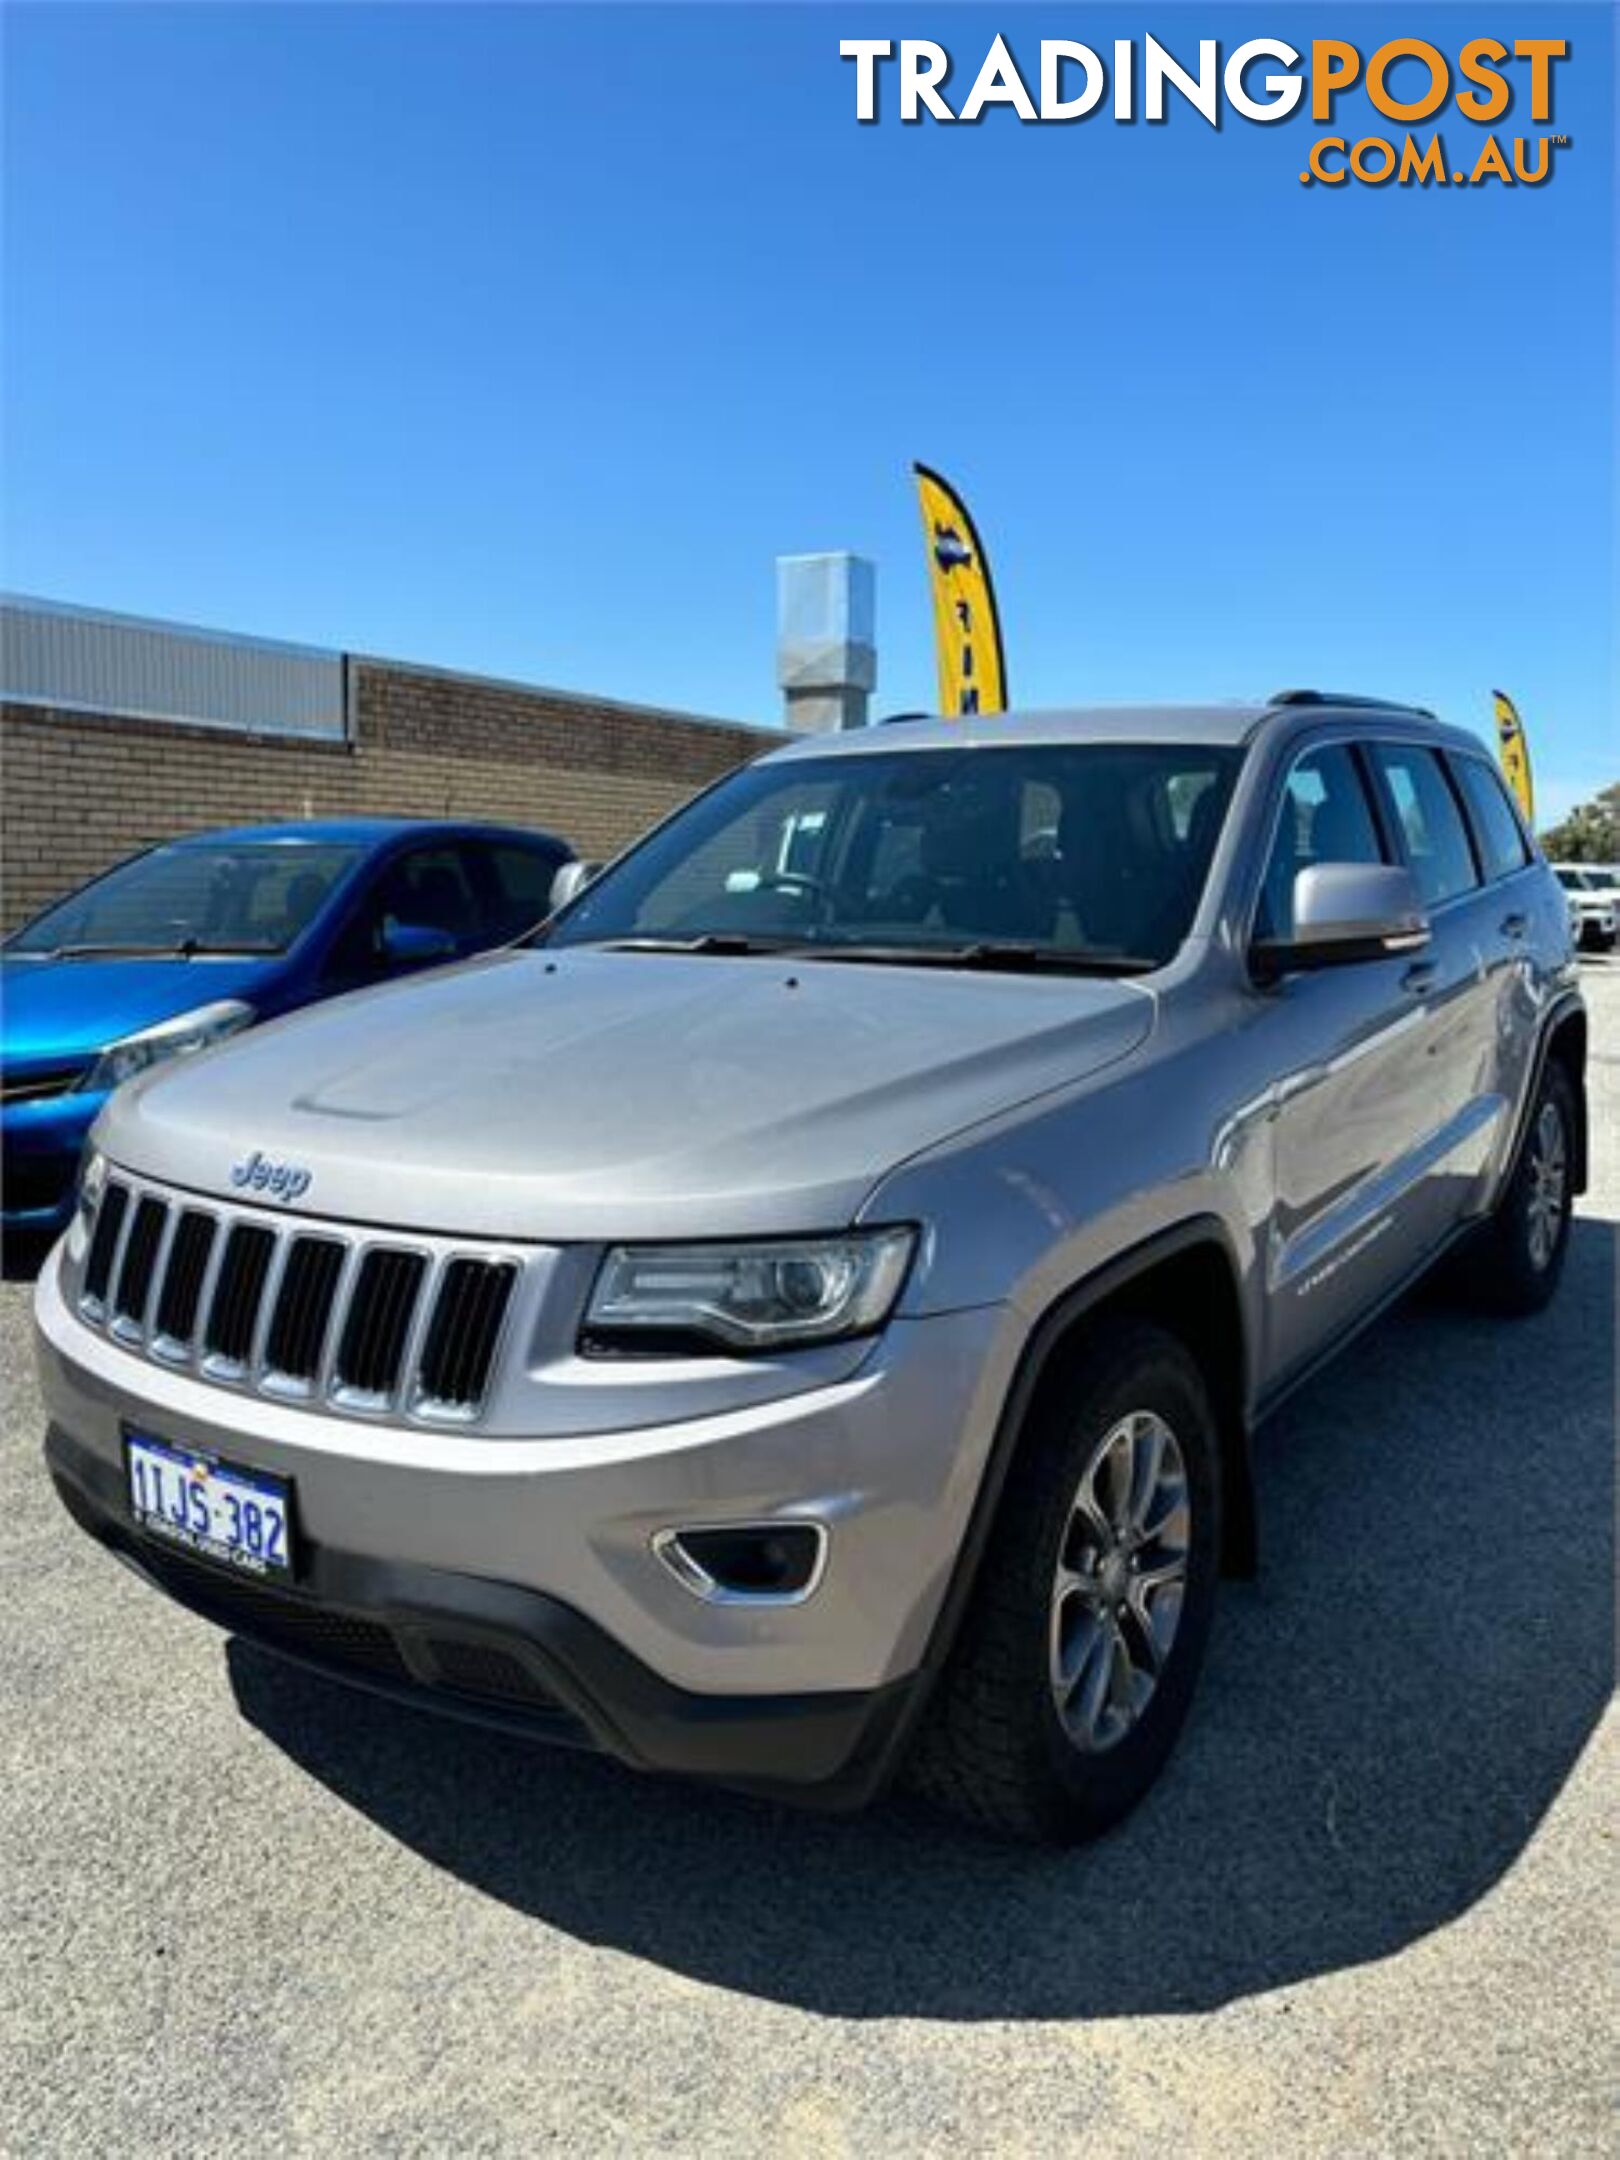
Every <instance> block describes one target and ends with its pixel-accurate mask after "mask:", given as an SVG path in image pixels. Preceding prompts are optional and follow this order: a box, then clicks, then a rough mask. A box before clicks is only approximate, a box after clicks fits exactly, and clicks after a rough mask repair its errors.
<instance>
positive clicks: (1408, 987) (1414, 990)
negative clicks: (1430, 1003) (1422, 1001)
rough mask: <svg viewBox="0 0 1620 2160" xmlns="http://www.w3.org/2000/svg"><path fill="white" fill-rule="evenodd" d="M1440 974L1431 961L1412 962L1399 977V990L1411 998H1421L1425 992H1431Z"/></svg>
mask: <svg viewBox="0 0 1620 2160" xmlns="http://www.w3.org/2000/svg"><path fill="white" fill-rule="evenodd" d="M1439 974H1440V970H1439V968H1438V967H1437V966H1436V965H1435V963H1434V962H1433V961H1432V960H1414V961H1413V962H1412V965H1411V966H1410V967H1409V968H1408V969H1407V970H1406V973H1405V974H1404V975H1403V976H1402V977H1401V988H1402V989H1403V990H1405V991H1406V992H1407V993H1408V994H1409V995H1410V996H1412V997H1421V996H1422V995H1423V993H1424V991H1425V990H1432V989H1433V988H1434V986H1435V982H1436V980H1437V979H1438V977H1439Z"/></svg>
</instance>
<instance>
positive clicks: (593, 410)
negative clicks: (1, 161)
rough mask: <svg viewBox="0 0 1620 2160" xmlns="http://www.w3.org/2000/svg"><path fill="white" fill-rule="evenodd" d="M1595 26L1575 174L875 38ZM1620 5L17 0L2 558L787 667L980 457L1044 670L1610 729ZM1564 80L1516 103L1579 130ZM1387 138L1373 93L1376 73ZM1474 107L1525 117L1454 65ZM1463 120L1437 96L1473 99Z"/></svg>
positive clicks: (1564, 787) (30, 579)
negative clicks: (1391, 166) (1352, 147)
mask: <svg viewBox="0 0 1620 2160" xmlns="http://www.w3.org/2000/svg"><path fill="white" fill-rule="evenodd" d="M1148 28H1151V29H1152V30H1153V31H1154V32H1155V34H1157V35H1158V36H1159V37H1160V38H1162V39H1163V40H1164V41H1165V42H1166V43H1167V44H1169V45H1170V46H1171V47H1172V49H1174V50H1175V51H1176V52H1177V53H1178V54H1181V55H1183V56H1184V57H1185V58H1187V59H1189V60H1195V59H1196V46H1197V40H1198V38H1199V37H1200V36H1218V37H1220V38H1221V39H1222V40H1223V43H1224V44H1225V45H1227V46H1228V47H1229V46H1230V45H1231V44H1233V43H1236V42H1237V41H1238V40H1240V39H1241V38H1243V37H1248V36H1260V35H1265V36H1280V37H1283V38H1286V39H1289V40H1290V41H1291V42H1293V43H1295V44H1299V45H1304V44H1307V43H1308V42H1309V40H1310V39H1311V38H1312V37H1313V36H1325V35H1339V36H1346V37H1350V38H1353V39H1354V40H1355V41H1356V42H1357V43H1358V44H1359V45H1360V46H1361V48H1362V49H1363V51H1367V50H1370V49H1371V48H1372V47H1373V46H1374V45H1375V44H1377V43H1378V42H1380V41H1381V40H1382V39H1384V38H1388V37H1393V36H1427V37H1430V38H1432V39H1433V40H1434V41H1435V42H1436V43H1437V44H1439V45H1440V46H1441V47H1442V48H1443V49H1447V48H1449V49H1450V50H1452V51H1455V49H1456V47H1457V45H1458V44H1459V43H1460V42H1461V41H1462V40H1463V39H1464V38H1467V37H1476V36H1487V35H1491V34H1493V33H1494V34H1496V35H1498V36H1501V37H1503V38H1504V39H1506V40H1507V41H1508V42H1510V43H1511V41H1512V40H1513V39H1514V38H1515V37H1522V36H1526V35H1558V34H1562V35H1567V36H1568V37H1569V38H1570V39H1571V41H1572V54H1571V58H1570V59H1569V60H1568V61H1567V62H1566V63H1565V64H1564V65H1563V66H1562V67H1561V68H1560V69H1559V70H1558V71H1557V78H1556V79H1557V84H1558V105H1557V110H1556V114H1555V119H1554V123H1553V125H1554V126H1555V127H1556V128H1557V129H1558V130H1560V131H1562V132H1566V133H1567V134H1568V135H1569V136H1570V138H1571V147H1570V148H1569V150H1568V151H1567V152H1563V153H1560V161H1559V165H1558V169H1557V172H1556V177H1555V178H1554V179H1553V180H1552V181H1551V182H1550V183H1549V184H1548V185H1546V186H1545V187H1542V188H1538V189H1531V188H1518V189H1514V190H1507V189H1501V188H1489V187H1482V188H1479V189H1477V190H1476V189H1472V188H1456V189H1447V190H1444V191H1441V190H1437V189H1430V190H1427V191H1420V190H1417V189H1413V188H1408V189H1399V188H1395V187H1388V188H1382V189H1372V188H1364V187H1357V186H1347V187H1344V188H1342V189H1337V190H1332V191H1329V190H1327V189H1325V188H1321V187H1312V188H1305V187H1301V186H1300V185H1299V182H1298V177H1297V175H1298V171H1299V168H1300V166H1301V165H1302V164H1303V162H1304V152H1305V149H1306V147H1307V146H1308V143H1309V140H1310V137H1311V135H1312V133H1313V132H1314V131H1313V129H1312V127H1311V124H1310V122H1309V121H1308V120H1307V119H1305V118H1303V117H1300V116H1296V117H1295V118H1294V119H1292V120H1290V121H1288V122H1285V123H1283V124H1281V125H1279V126H1274V127H1261V126H1253V125H1249V124H1246V123H1244V122H1242V121H1239V120H1236V119H1233V118H1228V119H1227V121H1226V123H1225V125H1224V126H1223V128H1222V129H1221V131H1220V132H1219V133H1218V134H1217V133H1215V132H1213V131H1212V130H1211V129H1210V128H1209V127H1208V126H1207V125H1206V124H1205V123H1204V122H1203V121H1202V120H1201V119H1200V118H1199V117H1198V116H1197V115H1196V114H1195V113H1193V112H1192V111H1191V110H1190V109H1188V108H1186V107H1182V106H1173V107H1172V111H1171V116H1170V118H1169V119H1168V120H1167V122H1166V123H1165V124H1164V125H1162V126H1155V127H1149V126H1145V125H1141V124H1138V125H1135V126H1121V125H1116V124H1114V123H1113V122H1112V121H1111V120H1108V119H1106V118H1103V117H1098V118H1095V119H1093V120H1091V121H1088V122H1086V123H1085V124H1083V125H1081V126H1077V127H1038V126H1037V127H1026V126H1020V125H1018V124H1017V123H1016V121H1015V120H1014V118H1013V116H1012V115H1011V114H1009V113H993V114H991V115H990V116H989V117H988V118H987V119H986V120H985V121H984V122H983V124H981V125H979V126H976V127H962V126H956V127H940V126H918V127H904V128H903V127H901V126H899V125H898V124H897V123H896V122H895V121H894V120H893V119H890V120H888V121H887V122H886V123H885V124H883V125H880V126H878V127H867V128H862V127H859V126H857V124H856V122H855V118H854V83H853V79H852V76H853V70H852V69H851V67H850V66H849V64H848V63H846V62H842V61H840V60H839V58H838V56H837V54H838V41H839V39H840V38H841V37H853V36H892V37H899V36H906V35H911V36H933V37H935V38H938V39H940V40H941V41H942V42H944V43H945V44H946V45H947V46H948V47H949V48H950V50H951V51H952V53H953V55H954V56H955V58H956V63H957V70H958V77H959V78H965V81H964V82H963V87H964V88H965V82H966V81H971V77H972V74H973V72H974V71H975V69H976V67H977V64H978V61H979V59H980V58H981V57H982V55H983V53H984V52H985V50H986V49H987V47H988V45H989V43H990V40H991V38H992V36H993V35H994V33H995V32H996V31H997V30H1005V31H1006V32H1007V33H1008V35H1009V38H1010V41H1011V43H1012V45H1013V48H1014V50H1015V52H1017V53H1018V54H1019V56H1020V57H1021V58H1025V57H1027V58H1028V60H1029V73H1030V74H1031V75H1032V76H1033V75H1034V74H1035V72H1036V64H1035V55H1036V54H1037V52H1038V42H1039V39H1040V37H1041V36H1042V35H1043V34H1045V35H1063V36H1071V37H1080V38H1083V39H1085V40H1087V42H1089V43H1091V44H1093V45H1095V46H1097V47H1098V48H1099V49H1102V50H1104V51H1106V49H1107V47H1108V45H1109V43H1110V42H1111V40H1112V39H1113V38H1114V37H1115V36H1116V35H1117V36H1132V35H1134V36H1136V37H1138V38H1140V36H1141V35H1142V33H1143V32H1144V31H1145V30H1146V29H1148ZM1611 37H1612V25H1611V18H1610V15H1609V12H1608V10H1607V8H1606V7H1604V6H1601V5H1599V6H1592V5H1586V6H1582V5H1568V6H1563V7H1558V8H1551V9H1548V8H1540V7H1529V6H1523V5H1521V6H1518V7H1514V8H1493V7H1490V6H1485V5H1480V6H1469V7H1467V8H1457V7H1451V6H1435V5H1426V6H1425V5H1416V6H1405V7H1393V8H1384V7H1382V6H1371V5H1355V6H1351V5H1349V4H1348V0H1347V4H1346V5H1345V6H1343V7H1341V8H1339V9H1337V10H1334V9H1322V8H1317V7H1308V6H1305V7H1302V6H1299V5H1294V6H1288V5H1279V6H1243V7H1232V6H1223V5H1219V4H1215V0H1210V4H1208V5H1204V6H1199V7H1190V8H1189V7H1176V6H1164V7H1159V8H1156V9H1154V10H1153V11H1152V14H1151V17H1148V16H1147V15H1146V13H1145V11H1142V10H1140V9H1139V8H1134V7H1125V6H1115V7H1107V8H1105V7H1087V6H1082V5H1068V6H1063V7H1060V8H1018V7H1004V8H998V9H995V10H993V11H981V10H980V9H978V8H974V7H955V6H952V7H944V6H941V7H937V8H924V7H908V8H903V7H894V6H891V7H887V8H872V7H861V6H853V5H852V6H835V7H822V6H810V7H763V6H729V7H723V8H720V9H716V10H706V9H700V8H688V7H679V6H666V7H657V8H652V9H640V8H634V9H633V8H628V7H600V6H598V7H594V8H583V7H582V8H572V7H562V6H532V7H516V6H509V7H496V8H471V7H465V6H464V7H457V8H442V9H441V8H437V7H427V6H423V7H404V6H394V7H374V8H347V7H260V8H223V7H219V8H215V7H187V6H180V7H172V8H170V7H127V8H114V9H92V8H78V7H72V6H27V7H21V8H12V9H10V10H9V11H8V15H7V20H6V53H5V60H6V66H5V85H4V94H5V116H4V117H5V152H4V155H5V173H4V177H5V231H4V256H3V264H4V280H3V282H4V293H3V298H4V323H3V329H4V353H5V359H4V370H3V396H4V428H5V435H4V452H5V461H6V471H7V480H6V487H5V506H4V507H5V525H4V564H3V570H4V582H6V583H7V584H9V585H11V586H13V587H15V588H20V589H22V590H25V591H29V592H36V593H43V594H47V595H51V596H54V597H56V598H59V599H64V600H74V601H80V602H84V603H87V604H92V605H101V606H108V607H114V608H122V609H128V610H131V611H134V612H138V613H153V614H161V615H171V616H175V617H178V618H181V619H184V620H190V621H195V622H202V623H208V624H215V625H219V626H222V627H226V628H232V629H241V630H248V631H254V632H258V633H260V634H264V635H270V636H284V637H289V638H295V639H301V640H308V641H311V642H316V643H327V644H332V645H339V646H346V647H349V648H351V649H354V650H359V651H371V652H379V653H385V654H392V655H398V656H400V657H405V658H415V659H422V660H427V661H431V662H435V663H438V664H442V665H446V666H461V667H468V668H473V669H479V670H483V671H485V672H488V673H492V674H504V675H512V676H517V677H522V678H528V679H533V680H537V681H543V682H549V683H556V684H562V685H570V686H578V687H581V688H591V689H596V690H600V691H604V692H608V693H612V694H617V695H619V696H623V697H628V698H636V699H645V700H649V701H653V702H667V703H672V704H675V705H679V706H686V707H690V708H694V709H698V710H703V711H708V712H713V713H720V714H734V715H739V716H755V717H761V718H774V716H775V712H776V694H775V690H774V686H773V681H772V640H773V611H774V585H773V574H772V559H773V557H774V556H775V555H776V554H777V553H779V552H796V551H800V550H806V549H813V548H820V547H852V548H856V549H859V550H861V551H862V552H865V553H868V554H870V555H872V556H874V557H875V558H876V560H877V563H878V626H879V639H880V655H881V659H880V665H881V681H880V689H879V699H880V702H881V703H882V704H883V705H885V706H888V707H910V706H917V705H923V704H927V703H929V702H931V701H932V695H933V671H932V657H931V652H930V647H929V642H928V638H929V631H928V622H927V615H926V594H925V590H924V581H923V570H922V558H921V546H920V541H919V535H918V527H917V518H916V511H915V507H914V504H913V500H912V496H911V491H910V485H909V478H908V469H907V468H908V464H909V461H910V460H911V459H912V458H913V457H922V458H924V459H926V460H928V461H929V462H931V463H933V464H935V465H938V466H940V467H941V468H942V469H944V470H945V471H946V472H948V473H950V474H951V475H952V476H953V477H955V478H956V479H957V480H959V482H960V483H961V484H962V486H963V487H964V489H965V491H966V493H967V495H968V497H969V500H970V502H971V504H972V506H973V509H974V511H975V513H976V515H977V517H978V520H979V523H980V525H981V528H982V529H983V532H984V536H985V539H986V542H987V545H988V547H989V550H990V554H991V557H992V560H993V563H994V566H995V570H996V575H997V581H998V585H999V587H1000V591H1001V599H1002V609H1003V614H1004V617H1005V627H1006V635H1007V647H1008V666H1009V674H1010V678H1011V684H1012V690H1013V694H1014V697H1015V700H1016V701H1017V702H1020V703H1026V704H1050V703H1059V702H1064V701H1086V700H1091V699H1099V700H1108V699H1117V698H1134V697H1166V698H1177V697H1207V696H1216V697H1224V696H1236V695H1246V694H1250V693H1253V692H1257V691H1265V690H1267V689H1273V688H1276V687H1278V686H1280V685H1282V684H1285V683H1298V682H1315V683H1325V684H1328V685H1331V686H1333V687H1336V688H1347V687H1348V688H1366V689H1372V690H1377V691H1380V692H1384V693H1388V694H1393V695H1397V696H1405V697H1410V698H1413V699H1416V700H1418V701H1420V702H1423V703H1428V704H1434V705H1436V706H1438V707H1440V708H1441V709H1442V710H1444V711H1445V712H1446V713H1447V714H1448V715H1449V716H1451V717H1455V718H1457V719H1461V720H1464V721H1466V722H1469V723H1471V724H1473V725H1476V726H1480V727H1482V728H1485V727H1488V722H1489V704H1488V700H1489V692H1490V689H1491V687H1492V686H1493V684H1496V683H1501V684H1502V685H1503V686H1504V687H1506V688H1508V689H1510V690H1511V691H1513V692H1514V693H1515V694H1516V695H1517V696H1518V698H1519V700H1520V703H1521V705H1522V707H1523V709H1524V711H1525V713H1526V716H1527V719H1528V721H1529V725H1530V729H1531V738H1532V746H1533V748H1534V750H1535V753H1536V756H1537V762H1538V767H1539V771H1540V775H1541V778H1542V785H1543V808H1544V810H1552V811H1556V810H1558V809H1561V808H1562V807H1564V806H1566V805H1567V804H1568V802H1569V801H1570V800H1571V799H1572V798H1573V797H1574V796H1576V795H1577V794H1580V793H1584V792H1587V791H1589V790H1590V789H1591V788H1592V787H1595V786H1596V785H1598V784H1600V783H1602V782H1604V781H1607V780H1609V779H1613V778H1615V777H1616V775H1617V769H1620V754H1617V748H1616V733H1617V731H1616V728H1615V713H1614V688H1615V668H1614V645H1613V632H1612V627H1611V616H1612V592H1613V580H1614V572H1615V562H1614V537H1613V512H1612V506H1613V479H1614V466H1613V434H1612V429H1613V420H1612V411H1611V400H1610V387H1609V386H1610V371H1611V368H1612V363H1613V348H1612V306H1613V273H1612V268H1611V264H1612V255H1613V242H1614V235H1613V230H1612V211H1611V188H1612V183H1613V120H1612V110H1611V100H1612V94H1613V81H1614V55H1613V51H1612V45H1611ZM1526 107H1527V100H1525V99H1524V98H1522V97H1521V100H1520V102H1519V104H1518V105H1517V106H1516V108H1515V113H1514V116H1513V117H1511V118H1510V120H1509V121H1508V122H1506V123H1504V125H1503V132H1504V134H1505V135H1511V133H1512V132H1513V131H1514V128H1515V126H1519V127H1522V128H1523V129H1524V130H1525V131H1526V132H1531V133H1533V132H1537V131H1536V130H1534V129H1533V127H1532V124H1531V122H1530V121H1529V118H1528V113H1527V109H1526ZM1345 117H1346V118H1347V119H1349V120H1351V121H1352V122H1353V123H1355V124H1353V125H1352V128H1351V132H1352V133H1353V134H1359V133H1363V132H1369V131H1372V130H1373V129H1374V128H1376V131H1377V132H1381V133H1395V134H1397V135H1398V133H1399V130H1398V129H1393V128H1392V127H1391V126H1390V124H1389V123H1387V122H1383V121H1378V122H1376V123H1374V122H1373V121H1372V120H1371V119H1370V117H1369V115H1368V109H1367V108H1366V106H1365V105H1364V104H1363V103H1362V101H1361V100H1360V98H1359V95H1358V96H1357V97H1355V98H1353V99H1351V100H1347V101H1346V105H1345ZM1441 131H1442V133H1443V135H1444V137H1445V139H1446V143H1447V147H1448V150H1451V151H1453V152H1454V153H1455V152H1458V151H1460V150H1461V149H1462V147H1463V146H1464V144H1465V143H1466V144H1467V146H1468V147H1469V149H1470V150H1472V149H1473V148H1474V146H1475V144H1476V142H1477V139H1478V138H1479V137H1480V136H1481V135H1482V134H1483V132H1484V131H1483V130H1480V129H1477V128H1474V127H1472V126H1470V125H1469V124H1467V123H1465V122H1463V121H1461V120H1460V119H1458V117H1457V116H1456V115H1455V114H1454V113H1453V114H1449V115H1447V116H1446V117H1445V119H1444V120H1443V121H1442V123H1441ZM1421 132H1424V133H1426V132H1427V130H1423V131H1421Z"/></svg>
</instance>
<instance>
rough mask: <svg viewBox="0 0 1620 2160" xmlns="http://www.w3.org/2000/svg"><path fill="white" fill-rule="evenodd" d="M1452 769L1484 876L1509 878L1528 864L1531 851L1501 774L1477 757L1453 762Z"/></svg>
mask: <svg viewBox="0 0 1620 2160" xmlns="http://www.w3.org/2000/svg"><path fill="white" fill-rule="evenodd" d="M1451 769H1452V771H1453V772H1454V773H1455V774H1456V776H1457V779H1458V781H1459V783H1460V784H1461V787H1462V791H1463V799H1464V801H1465V802H1466V803H1467V805H1468V811H1469V815H1470V816H1471V817H1472V819H1473V821H1474V838H1475V839H1476V840H1477V841H1478V843H1479V852H1480V855H1481V857H1482V858H1483V861H1484V865H1485V875H1486V876H1487V877H1488V878H1504V877H1511V876H1512V875H1513V873H1514V871H1515V870H1522V869H1523V868H1524V866H1525V864H1526V863H1527V862H1528V861H1529V860H1530V849H1529V845H1528V843H1527V842H1526V840H1525V837H1524V828H1523V827H1522V826H1521V825H1520V823H1519V818H1518V813H1517V812H1516V811H1515V809H1514V807H1513V805H1512V803H1511V802H1510V801H1509V799H1508V791H1507V788H1506V786H1505V784H1504V783H1503V780H1502V776H1501V774H1500V773H1498V772H1497V771H1496V769H1495V767H1494V766H1491V765H1488V764H1487V763H1486V762H1485V760H1484V758H1476V757H1457V758H1453V759H1452V761H1451Z"/></svg>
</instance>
